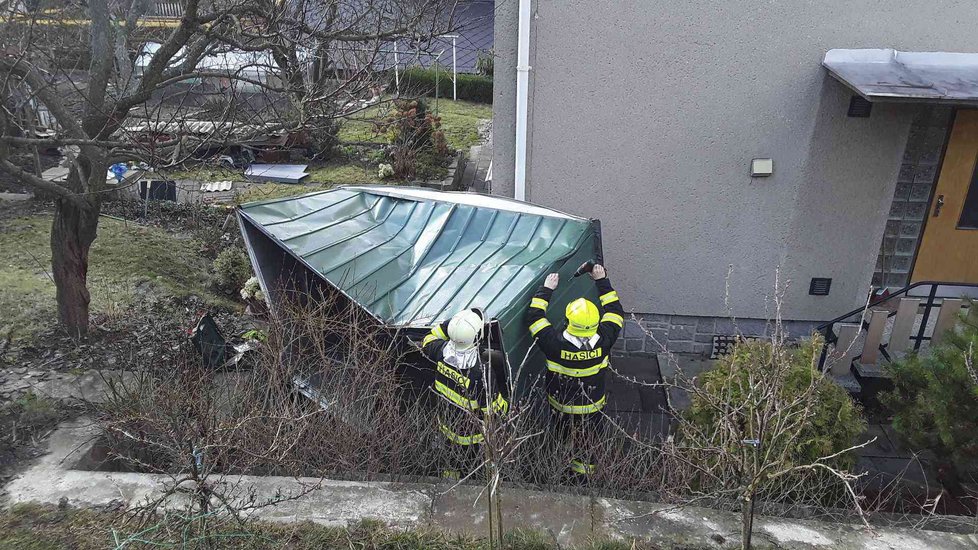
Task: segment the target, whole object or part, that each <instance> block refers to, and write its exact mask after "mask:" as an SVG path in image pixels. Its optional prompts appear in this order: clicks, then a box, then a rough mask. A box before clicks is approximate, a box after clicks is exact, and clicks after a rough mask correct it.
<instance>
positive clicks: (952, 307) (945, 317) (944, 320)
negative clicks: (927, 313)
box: [930, 298, 964, 345]
mask: <svg viewBox="0 0 978 550" xmlns="http://www.w3.org/2000/svg"><path fill="white" fill-rule="evenodd" d="M963 303H964V301H963V300H960V299H958V298H945V299H944V301H943V302H941V312H940V313H938V314H937V323H936V324H935V325H934V334H933V335H932V336H931V340H930V343H931V345H934V344H936V343H938V342H940V341H941V339H942V338H943V337H944V333H946V332H947V331H948V330H952V329H953V328H954V325H955V323H957V322H958V313H960V311H961V305H962V304H963Z"/></svg>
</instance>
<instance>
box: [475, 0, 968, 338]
mask: <svg viewBox="0 0 978 550" xmlns="http://www.w3.org/2000/svg"><path fill="white" fill-rule="evenodd" d="M517 7H518V6H517V2H516V1H515V0H514V1H512V2H501V3H497V6H496V24H495V53H496V56H497V57H496V61H495V71H496V73H495V78H494V81H495V87H496V88H495V103H494V124H493V128H494V130H493V131H494V135H493V144H494V151H493V182H492V190H493V192H494V193H498V194H503V195H509V196H512V193H513V167H514V151H513V149H514V137H515V133H514V128H515V74H516V71H515V62H516V36H517ZM884 8H885V9H884ZM976 17H978V5H976V4H974V3H972V2H968V1H961V0H935V1H932V2H919V1H912V0H894V1H891V2H886V3H885V6H884V5H882V4H880V3H879V2H876V1H870V0H846V1H841V0H826V1H824V2H804V3H803V2H780V3H770V2H764V3H760V2H756V1H755V0H725V1H723V2H709V3H704V2H694V1H691V0H681V1H678V2H669V3H652V2H615V3H595V2H586V1H583V0H561V1H559V2H558V1H555V0H536V1H535V2H534V10H533V17H532V21H533V23H532V25H533V26H532V29H531V61H530V65H531V66H532V71H531V77H530V78H531V80H530V104H531V113H530V122H529V138H528V140H529V151H528V167H527V179H528V184H527V195H528V198H529V200H530V201H532V202H535V203H539V204H542V205H546V206H549V207H553V208H556V209H559V210H564V211H567V212H571V213H574V214H578V215H586V216H590V217H594V218H598V219H600V220H601V222H602V229H603V242H604V250H605V257H606V263H607V264H608V267H609V273H610V274H611V277H612V280H613V281H614V282H615V285H616V287H617V288H618V289H619V292H620V294H621V295H622V301H623V303H624V304H625V306H626V308H628V309H629V310H631V311H635V312H639V313H641V314H643V315H642V317H643V318H644V319H646V320H647V321H648V322H647V324H646V328H650V327H651V329H654V330H660V331H662V330H664V331H665V332H666V333H665V335H664V336H665V339H666V340H667V341H675V342H683V344H682V345H681V346H677V347H676V349H677V350H680V349H679V348H683V349H682V350H680V351H686V349H685V348H690V349H689V351H692V350H693V348H696V350H697V351H703V350H704V349H705V347H707V346H708V344H707V340H708V335H709V334H710V331H712V333H725V331H726V329H727V328H729V327H726V326H724V327H723V329H721V328H720V327H719V325H718V323H725V322H727V321H728V320H729V318H730V317H736V318H738V319H745V320H746V321H743V322H744V323H747V324H752V325H754V326H757V327H761V328H759V329H758V330H763V328H762V327H763V324H764V323H763V322H761V321H758V320H762V319H766V318H769V317H771V315H772V314H773V310H774V306H773V304H772V301H771V299H770V297H771V296H772V295H773V293H774V289H775V282H776V278H777V279H778V280H779V281H780V283H781V284H784V283H785V282H786V281H790V284H789V285H788V288H787V290H786V291H785V299H784V307H783V310H782V316H783V317H784V318H785V319H790V320H796V321H819V320H825V319H828V318H831V317H835V316H837V315H839V314H842V313H844V312H846V311H847V310H849V309H853V308H855V307H858V306H859V305H861V304H862V303H863V302H864V301H865V297H866V295H867V292H868V289H869V285H870V282H871V279H872V276H873V273H874V268H875V266H876V260H877V254H878V252H879V250H880V243H881V242H882V238H883V232H884V228H885V227H886V222H887V217H888V212H889V211H890V209H891V203H892V202H893V198H894V193H895V187H896V183H897V181H898V178H899V173H900V169H901V161H902V159H903V156H904V152H905V149H906V148H907V140H908V135H909V130H910V126H911V122H912V121H913V120H914V118H915V117H916V116H918V113H919V112H920V111H921V108H919V107H915V106H911V105H905V104H903V105H900V104H891V105H887V104H876V105H875V106H874V107H873V112H872V116H871V117H870V118H849V117H847V116H846V110H847V108H848V105H849V100H850V97H851V92H849V91H848V90H847V89H846V88H844V87H843V86H842V85H841V84H840V83H838V82H836V81H835V80H834V79H832V78H831V77H829V76H828V75H827V73H826V71H825V70H824V69H823V68H822V67H821V65H820V62H821V59H822V56H823V55H824V53H825V52H826V51H827V50H829V49H831V48H868V47H893V48H897V49H902V50H924V51H927V50H949V51H978V34H976V33H974V23H973V22H974V20H975V18H976ZM754 157H770V158H773V159H774V166H775V168H774V175H773V176H772V177H769V178H757V179H751V178H750V177H749V164H750V160H751V159H752V158H754ZM728 266H729V270H730V275H729V277H728ZM812 277H831V278H832V279H833V282H832V288H831V293H830V295H829V296H824V297H815V296H808V286H809V281H810V279H811V278H812ZM727 286H728V287H729V292H726V291H725V287H727ZM792 326H793V327H796V328H797V330H803V329H805V328H807V327H810V326H811V323H805V322H801V323H795V324H793V325H792ZM697 327H702V331H700V330H699V329H698V328H697ZM711 327H712V328H711ZM637 330H638V329H637V328H636V327H634V326H633V327H632V331H631V334H632V336H633V339H634V340H635V341H636V342H637V341H638V340H642V341H643V342H644V343H643V344H641V347H642V350H644V351H649V350H646V348H647V347H648V346H650V345H651V344H650V342H649V341H648V338H647V335H646V334H645V333H642V334H639V333H638V332H637ZM670 332H672V333H675V334H676V335H678V337H679V338H673V337H672V336H671V335H670V334H669V333H670ZM745 332H748V331H745ZM726 333H728V334H729V332H726ZM625 343H627V342H625ZM696 344H699V346H696ZM623 345H624V344H623ZM634 346H636V347H638V346H639V344H637V343H636V344H634Z"/></svg>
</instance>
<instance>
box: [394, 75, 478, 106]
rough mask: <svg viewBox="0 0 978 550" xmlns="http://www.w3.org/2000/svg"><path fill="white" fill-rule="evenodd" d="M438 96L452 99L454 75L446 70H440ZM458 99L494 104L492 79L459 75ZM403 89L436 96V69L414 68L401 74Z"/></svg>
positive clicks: (457, 85)
mask: <svg viewBox="0 0 978 550" xmlns="http://www.w3.org/2000/svg"><path fill="white" fill-rule="evenodd" d="M437 80H438V96H439V97H443V98H449V99H451V97H452V74H451V72H448V71H445V70H439V74H438V79H437ZM455 88H456V91H457V93H458V99H462V100H466V101H474V102H476V103H492V78H491V77H488V76H484V75H477V74H466V73H459V74H458V82H457V83H456V86H455ZM401 89H402V90H407V91H408V92H410V93H416V94H419V95H426V96H430V97H434V96H435V71H434V69H422V68H420V67H412V68H409V69H406V70H405V71H404V72H403V73H402V74H401Z"/></svg>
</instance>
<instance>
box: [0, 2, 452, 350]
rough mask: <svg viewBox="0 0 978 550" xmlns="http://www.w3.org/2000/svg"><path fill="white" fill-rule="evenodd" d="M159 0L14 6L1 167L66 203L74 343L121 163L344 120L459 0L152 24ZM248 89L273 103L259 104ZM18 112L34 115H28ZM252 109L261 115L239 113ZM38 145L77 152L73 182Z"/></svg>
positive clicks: (308, 5)
mask: <svg viewBox="0 0 978 550" xmlns="http://www.w3.org/2000/svg"><path fill="white" fill-rule="evenodd" d="M154 5H155V4H154V2H152V1H150V0H137V1H134V2H126V3H114V2H109V0H92V1H90V2H88V3H87V5H84V6H77V5H73V4H67V5H66V6H65V7H64V9H61V10H57V9H55V10H44V11H40V10H38V11H36V12H32V11H26V10H25V9H23V8H22V7H21V4H20V3H9V4H7V5H6V7H5V13H4V16H5V24H4V26H3V30H2V31H0V45H2V49H3V57H2V59H0V77H2V83H0V94H2V96H0V103H2V105H3V107H4V108H3V109H2V110H0V170H2V171H4V172H6V173H7V174H9V175H11V176H14V177H16V178H17V179H18V180H19V181H20V182H22V183H23V184H24V185H25V186H28V187H30V188H33V189H34V190H36V191H39V192H44V193H46V194H49V195H51V196H53V197H54V198H55V201H56V210H55V216H54V221H53V224H52V231H51V252H52V267H53V269H52V274H53V278H54V281H55V285H56V287H57V301H58V316H59V320H60V322H61V324H62V325H63V326H64V327H65V328H66V329H67V330H68V332H69V333H70V334H72V335H73V336H82V335H84V334H86V332H87V328H88V308H89V301H90V296H89V292H88V288H87V286H86V278H87V273H88V254H89V249H90V247H91V245H92V243H93V242H94V240H95V238H96V233H97V229H98V218H99V213H100V210H101V204H102V201H103V200H104V198H105V195H106V193H107V192H108V191H109V190H110V187H109V186H108V185H107V184H106V170H107V168H108V167H109V166H110V165H112V164H113V163H116V162H122V161H141V162H145V163H147V164H148V165H149V166H150V167H162V166H166V165H171V164H173V163H174V162H178V161H179V160H180V159H181V158H182V155H184V154H187V152H188V151H195V150H198V149H199V148H200V147H202V146H206V145H207V144H208V143H213V142H218V143H222V142H226V141H227V140H228V139H230V138H229V132H228V131H227V130H228V128H229V127H233V126H234V125H235V124H238V125H240V119H241V118H248V119H249V120H257V121H258V122H261V123H262V124H261V125H260V127H259V128H258V129H257V130H256V132H268V131H269V130H276V129H281V130H293V131H294V130H309V129H315V128H316V127H317V126H318V127H321V126H323V125H329V124H335V122H334V121H335V118H336V117H337V116H341V115H342V114H344V113H347V112H349V111H351V110H355V109H356V108H358V105H359V104H358V103H357V102H356V101H353V99H354V98H356V97H357V96H358V94H359V93H360V92H361V91H362V90H364V89H366V88H370V87H374V88H376V83H377V82H378V81H381V80H382V78H381V76H380V75H381V74H382V72H383V69H385V67H386V65H385V63H386V61H385V60H384V59H382V58H381V56H380V55H379V52H381V51H382V46H383V44H384V43H386V42H387V41H390V40H393V39H396V38H400V37H411V38H413V39H419V37H432V36H437V35H439V34H442V33H444V32H448V31H450V30H451V29H452V28H453V25H454V8H455V0H297V1H289V2H277V1H273V0H204V1H201V0H186V2H185V3H184V4H183V12H182V14H181V16H180V18H179V19H170V20H164V21H161V20H159V19H158V18H154V19H147V16H148V15H150V14H151V13H152V11H151V10H152V8H153V6H154ZM147 44H150V45H154V46H153V47H152V48H150V47H147ZM337 45H342V46H343V47H342V48H340V47H338V46H337ZM314 61H315V62H316V63H313V62H314ZM313 66H316V67H318V68H319V69H318V70H316V71H311V70H310V68H311V67H313ZM326 66H328V67H329V68H330V69H331V70H332V72H331V74H329V77H328V78H326V77H325V76H326V73H327V71H325V70H323V67H326ZM207 82H218V83H219V85H218V88H219V89H218V90H217V92H216V93H214V91H213V90H211V93H210V94H209V96H208V97H210V98H211V100H212V101H216V102H217V104H218V105H217V106H213V107H212V108H210V109H206V110H204V109H201V108H199V106H198V105H197V102H196V101H195V99H196V97H197V96H195V95H194V94H195V93H198V92H202V91H203V88H205V87H206V85H205V84H206V83H207ZM202 83H203V84H202ZM243 90H248V91H249V93H253V94H257V95H260V96H262V97H261V98H260V100H259V101H257V102H251V103H250V104H249V101H248V98H246V97H243V95H244V92H243ZM256 103H257V105H258V106H257V107H255V105H256ZM18 105H20V106H23V105H26V106H27V111H30V115H29V116H28V117H27V118H26V120H25V117H24V116H22V115H23V110H24V109H18V108H16V107H15V106H18ZM243 105H247V106H248V107H249V114H247V115H245V116H244V117H242V116H240V115H238V116H237V117H236V115H235V111H236V110H238V109H241V108H242V106H243ZM204 111H206V112H204ZM39 112H43V113H46V115H48V116H49V117H50V119H51V121H52V126H54V128H52V129H53V130H54V132H53V133H45V134H40V133H38V132H36V131H34V117H35V116H36V115H37V114H38V113H39ZM188 119H190V120H198V121H202V122H209V123H210V124H209V125H208V126H207V127H208V128H209V129H208V130H205V131H204V132H203V135H201V132H200V131H199V130H198V131H193V132H192V131H189V130H188V129H187V128H186V125H185V124H184V122H185V121H186V120H188ZM36 147H64V148H68V149H69V150H70V155H69V156H70V158H69V160H70V167H71V169H70V172H69V174H68V176H67V180H66V181H65V182H64V183H63V184H62V183H54V182H51V181H46V180H44V179H43V178H41V177H40V175H39V174H36V173H34V172H33V171H28V170H25V169H23V168H22V167H21V166H20V165H19V164H18V163H16V162H14V161H13V160H12V159H13V157H14V156H15V155H17V154H18V153H20V152H23V151H31V150H32V148H36Z"/></svg>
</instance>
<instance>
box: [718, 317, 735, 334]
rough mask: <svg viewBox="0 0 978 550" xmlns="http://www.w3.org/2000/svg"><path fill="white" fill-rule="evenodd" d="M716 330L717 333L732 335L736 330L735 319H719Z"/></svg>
mask: <svg viewBox="0 0 978 550" xmlns="http://www.w3.org/2000/svg"><path fill="white" fill-rule="evenodd" d="M715 331H716V333H717V334H722V335H725V336H732V335H733V334H734V333H735V332H736V330H735V329H734V321H733V319H717V323H716V329H715Z"/></svg>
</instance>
